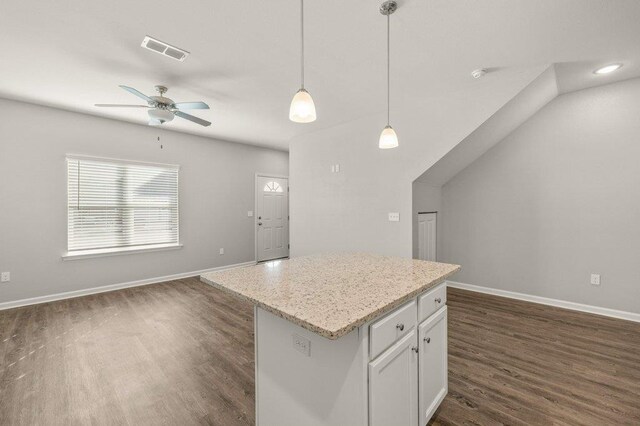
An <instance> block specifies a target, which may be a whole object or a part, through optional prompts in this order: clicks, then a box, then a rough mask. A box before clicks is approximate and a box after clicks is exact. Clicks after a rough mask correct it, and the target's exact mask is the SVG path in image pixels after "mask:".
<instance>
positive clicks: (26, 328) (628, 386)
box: [0, 278, 640, 426]
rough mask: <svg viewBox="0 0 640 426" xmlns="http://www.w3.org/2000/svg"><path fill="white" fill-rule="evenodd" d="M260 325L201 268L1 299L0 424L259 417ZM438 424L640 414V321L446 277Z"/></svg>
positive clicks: (587, 420)
mask: <svg viewBox="0 0 640 426" xmlns="http://www.w3.org/2000/svg"><path fill="white" fill-rule="evenodd" d="M252 333H253V310H252V307H251V306H250V305H247V304H246V303H243V302H239V301H238V300H236V299H234V298H232V297H230V296H228V295H226V294H224V293H222V292H220V291H218V290H215V289H214V288H212V287H209V286H207V285H205V284H203V283H201V282H200V281H199V280H198V279H197V278H189V279H184V280H178V281H172V282H167V283H162V284H156V285H150V286H144V287H137V288H132V289H126V290H119V291H115V292H110V293H103V294H99V295H93V296H87V297H82V298H77V299H69V300H64V301H59V302H53V303H48V304H42V305H35V306H30V307H24V308H17V309H12V310H7V311H0V425H3V426H4V425H85V424H92V425H136V426H137V425H180V426H186V425H206V424H214V425H230V426H231V425H247V424H253V422H254V393H253V392H254V390H253V374H254V370H253V368H254V367H253V334H252ZM430 424H433V425H493V424H509V425H548V424H570V425H639V424H640V324H635V323H631V322H625V321H620V320H614V319H609V318H604V317H598V316H595V315H588V314H582V313H576V312H572V311H567V310H562V309H557V308H551V307H547V306H542V305H535V304H530V303H525V302H518V301H514V300H510V299H504V298H499V297H494V296H486V295H481V294H477V293H471V292H465V291H462V290H452V289H450V290H449V395H448V396H447V398H446V399H445V401H444V403H443V404H442V406H441V407H440V409H439V410H438V412H437V414H436V416H435V417H434V419H432V421H431V422H430ZM301 426H303V425H301Z"/></svg>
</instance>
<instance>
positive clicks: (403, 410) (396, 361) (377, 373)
mask: <svg viewBox="0 0 640 426" xmlns="http://www.w3.org/2000/svg"><path fill="white" fill-rule="evenodd" d="M416 337H417V335H416V330H415V329H413V330H411V331H410V332H409V333H407V334H406V336H404V337H403V338H402V339H400V340H399V341H398V342H397V343H396V344H395V345H393V346H392V347H391V348H389V349H387V351H385V352H384V353H383V354H382V355H380V356H379V357H378V358H376V359H375V360H374V361H372V362H370V363H369V425H371V426H388V425H417V424H418V374H417V369H418V347H417V346H416V345H417V342H416Z"/></svg>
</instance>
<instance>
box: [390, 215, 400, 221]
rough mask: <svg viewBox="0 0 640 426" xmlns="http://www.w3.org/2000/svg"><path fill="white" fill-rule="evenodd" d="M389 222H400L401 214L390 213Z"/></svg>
mask: <svg viewBox="0 0 640 426" xmlns="http://www.w3.org/2000/svg"><path fill="white" fill-rule="evenodd" d="M389 222H400V213H389Z"/></svg>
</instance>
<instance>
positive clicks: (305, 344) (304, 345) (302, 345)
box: [291, 334, 311, 356]
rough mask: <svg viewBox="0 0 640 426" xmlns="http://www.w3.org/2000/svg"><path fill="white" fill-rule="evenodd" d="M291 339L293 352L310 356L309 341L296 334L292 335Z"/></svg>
mask: <svg viewBox="0 0 640 426" xmlns="http://www.w3.org/2000/svg"><path fill="white" fill-rule="evenodd" d="M291 337H292V338H293V347H294V348H295V350H297V351H298V352H300V353H302V354H304V355H306V356H311V340H309V339H307V338H305V337H302V336H299V335H297V334H292V335H291Z"/></svg>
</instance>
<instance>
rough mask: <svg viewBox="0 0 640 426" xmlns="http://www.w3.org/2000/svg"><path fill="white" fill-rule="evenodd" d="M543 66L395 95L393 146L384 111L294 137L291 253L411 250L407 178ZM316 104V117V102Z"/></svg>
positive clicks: (404, 253) (406, 254)
mask: <svg viewBox="0 0 640 426" xmlns="http://www.w3.org/2000/svg"><path fill="white" fill-rule="evenodd" d="M546 68H547V67H542V66H541V67H534V68H531V69H528V70H525V71H523V70H519V71H518V72H516V71H515V70H513V71H511V72H509V71H504V72H503V73H500V72H497V73H495V74H494V75H493V76H488V77H489V78H487V79H486V80H484V81H480V82H478V84H477V86H475V87H473V88H472V89H469V90H463V91H460V92H454V93H449V94H448V95H447V96H444V97H427V96H423V95H421V94H420V93H417V92H414V93H411V95H410V96H408V95H407V96H403V95H402V94H400V95H396V96H397V99H399V103H400V104H401V108H400V109H398V110H392V111H391V124H392V125H393V126H394V128H395V129H396V131H397V133H398V137H399V140H400V146H399V147H398V148H395V149H391V150H381V149H378V138H379V136H380V132H381V131H382V128H383V127H384V126H385V124H386V113H380V114H376V115H369V116H364V117H362V118H360V119H358V120H354V121H350V122H347V123H344V124H341V125H338V126H334V127H330V128H326V129H323V130H319V131H315V132H312V133H308V134H304V135H302V136H299V137H296V138H294V139H293V140H292V141H291V144H290V146H289V147H290V159H291V161H290V166H291V172H290V188H291V204H290V206H291V208H290V212H291V254H292V256H299V255H304V254H310V253H319V252H327V251H366V252H373V253H379V254H383V255H394V256H402V257H407V258H409V257H411V256H412V252H413V244H412V216H413V215H412V210H411V208H412V207H411V205H412V183H413V181H414V180H415V179H416V178H417V177H418V176H420V175H421V174H422V173H423V172H424V171H425V170H426V169H427V168H429V167H430V166H431V165H433V164H434V163H435V162H436V161H438V160H439V159H440V158H441V157H442V156H443V155H445V154H446V153H447V152H448V151H449V150H451V149H452V148H453V147H454V146H455V145H456V144H458V143H459V142H460V141H461V140H463V139H464V138H465V137H466V136H467V135H469V133H471V132H472V131H473V130H474V129H476V128H477V127H478V126H479V125H480V124H482V123H483V122H484V121H486V120H487V119H488V118H489V117H490V116H491V115H492V114H493V113H495V112H496V111H497V110H499V109H500V108H501V107H502V106H503V105H504V104H505V103H507V102H508V101H509V100H510V99H512V98H513V97H514V96H515V95H516V94H518V93H519V92H520V91H521V90H522V89H524V88H525V87H526V86H527V85H528V84H529V83H531V81H533V80H534V79H536V78H537V77H538V76H539V75H540V74H541V73H542V72H544V71H545V70H546ZM392 96H393V95H392ZM383 99H384V97H383V96H382V93H381V100H383ZM316 107H317V108H318V115H319V118H318V121H319V124H320V123H321V120H322V109H321V105H320V104H318V105H316ZM332 164H340V173H331V165H332ZM390 212H399V213H400V222H389V221H388V213H390Z"/></svg>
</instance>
